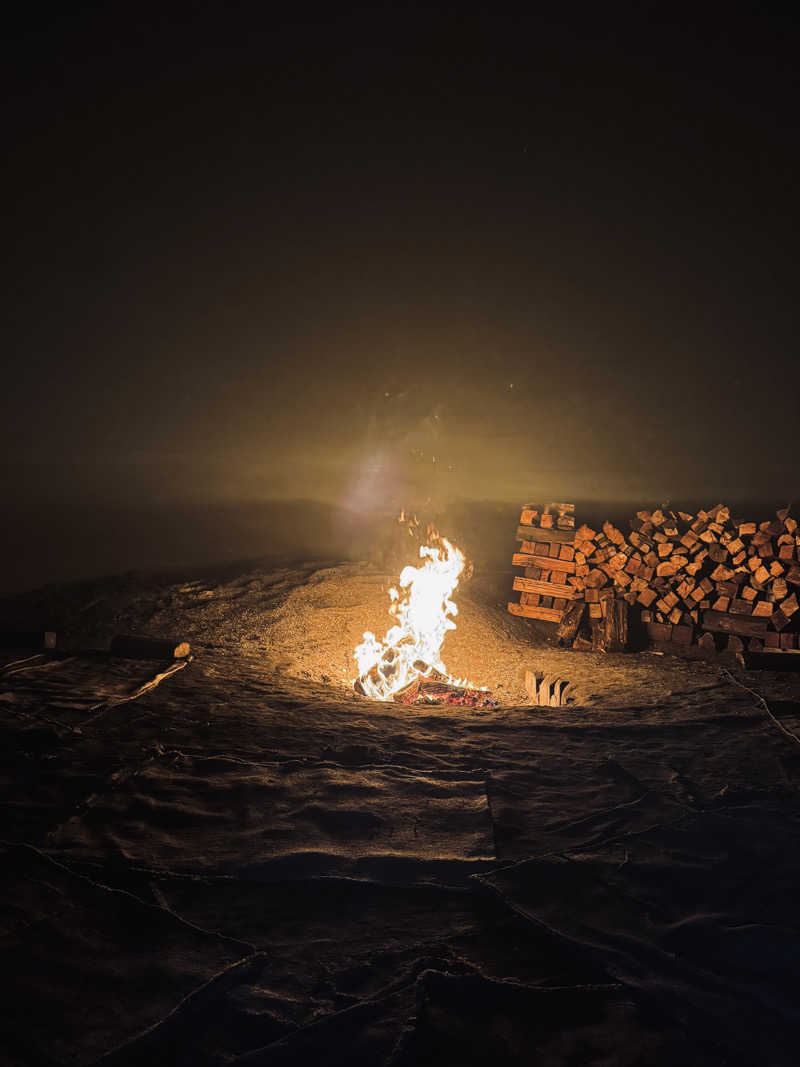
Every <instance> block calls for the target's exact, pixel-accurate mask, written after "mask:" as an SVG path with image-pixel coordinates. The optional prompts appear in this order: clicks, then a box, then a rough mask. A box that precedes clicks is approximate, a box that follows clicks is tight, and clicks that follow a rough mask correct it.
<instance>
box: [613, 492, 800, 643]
mask: <svg viewBox="0 0 800 1067" xmlns="http://www.w3.org/2000/svg"><path fill="white" fill-rule="evenodd" d="M632 526H634V529H633V531H632V533H631V535H630V538H629V539H630V540H632V539H633V538H634V536H635V537H636V539H637V541H638V542H639V544H638V546H637V547H638V548H639V551H640V554H641V553H642V552H644V550H647V551H646V553H645V555H644V556H643V559H646V560H649V562H650V563H651V564H652V563H653V562H654V560H656V559H657V560H658V562H656V571H655V576H654V578H652V579H651V580H650V583H649V587H648V589H646V590H638V591H637V598H636V600H637V602H638V603H639V604H640V605H642V607H643V611H642V621H643V622H644V623H645V624H646V626H647V632H648V634H649V636H650V638H651V640H653V641H670V642H672V643H673V644H683V645H690V644H692V643H693V642H695V643H697V644H698V645H700V647H701V648H705V649H708V650H714V649H719V648H722V647H725V648H727V649H728V650H733V651H737V652H740V651H742V650H743V649H744V648H745V641H746V642H747V648H748V650H750V651H761V650H762V649H764V648H772V649H778V648H781V649H785V650H789V649H795V648H797V634H796V630H797V624H798V623H799V622H800V616H799V615H798V614H797V611H798V607H799V606H800V605H798V600H797V596H796V588H797V587H798V586H800V566H798V551H800V537H798V534H797V521H796V520H795V519H793V518H791V517H790V516H789V511H788V508H787V509H783V510H781V511H778V512H777V513H776V517H775V518H774V519H771V520H768V521H766V522H761V523H755V522H743V523H737V522H733V521H732V520H731V516H730V511H729V510H728V508H726V507H723V506H722V505H718V506H717V507H715V508H712V509H711V510H710V511H700V512H698V513H697V516H692V515H687V514H685V513H684V512H678V513H677V516H676V515H675V513H673V512H667V513H666V514H665V513H664V512H663V511H659V510H657V511H654V512H652V513H650V512H646V511H645V512H639V513H638V514H637V516H636V520H635V521H634V522H633V523H632ZM676 526H678V535H677V536H675V535H674V530H675V527H676ZM637 527H638V528H637ZM665 538H666V539H665ZM654 553H655V555H654ZM664 563H667V564H670V563H671V564H672V567H671V568H670V567H666V568H665V567H664ZM659 568H660V569H659Z"/></svg>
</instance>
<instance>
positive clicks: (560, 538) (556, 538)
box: [517, 526, 575, 545]
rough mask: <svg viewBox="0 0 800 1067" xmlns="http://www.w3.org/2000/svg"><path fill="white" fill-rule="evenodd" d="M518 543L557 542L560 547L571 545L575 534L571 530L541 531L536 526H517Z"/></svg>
mask: <svg viewBox="0 0 800 1067" xmlns="http://www.w3.org/2000/svg"><path fill="white" fill-rule="evenodd" d="M517 540H518V541H548V542H551V543H552V542H558V544H561V545H571V544H574V542H575V534H574V532H573V531H572V530H542V529H540V528H539V527H538V526H518V527H517Z"/></svg>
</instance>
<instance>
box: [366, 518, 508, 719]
mask: <svg viewBox="0 0 800 1067" xmlns="http://www.w3.org/2000/svg"><path fill="white" fill-rule="evenodd" d="M433 540H435V541H436V542H437V543H436V544H433V545H420V549H419V555H420V559H421V560H422V563H421V564H420V566H418V567H414V566H411V565H409V566H407V567H404V568H403V571H402V572H401V574H400V579H399V582H398V587H399V588H394V587H393V588H391V589H390V590H389V599H390V602H391V603H390V607H389V614H390V615H391V616H392V617H393V618H394V619H395V620H396V622H395V624H394V625H393V626H391V627H390V628H389V630H388V631H387V632H386V635H385V636H384V638H383V640H380V641H379V640H378V639H377V638H376V636H375V634H373V633H371V632H370V631H367V632H366V633H365V634H364V640H363V641H362V642H361V644H360V645H358V647H357V648H356V650H355V654H354V657H353V658H354V659H355V661H356V663H357V665H358V678H357V679H356V680H355V682H354V688H355V689H356V691H357V692H359V693H361V694H362V695H363V696H367V697H371V698H372V699H374V700H395V701H400V702H403V703H413V702H414V701H417V700H421V701H424V702H427V703H438V702H440V701H446V702H448V703H464V704H489V703H492V701H491V699H490V696H489V694H488V693H487V691H486V689H485V688H483V689H479V688H478V687H476V686H474V685H473V684H472V683H471V682H469V681H468V680H467V679H466V678H453V677H452V675H450V673H449V672H448V670H447V668H446V667H445V665H444V663H443V661H442V654H441V650H442V644H443V642H444V639H445V637H446V636H447V633H448V631H449V630H454V629H455V628H456V622H455V616H456V615H457V614H458V606H457V605H456V603H455V601H454V600H453V593H454V591H455V589H456V587H457V586H458V580H459V577H460V576H461V574H462V572H463V570H464V564H465V559H464V553H463V552H462V551H461V550H460V549H459V548H457V547H456V546H455V545H453V544H452V543H451V542H450V541H448V540H447V539H446V538H444V537H442V538H439V537H438V535H434V537H433Z"/></svg>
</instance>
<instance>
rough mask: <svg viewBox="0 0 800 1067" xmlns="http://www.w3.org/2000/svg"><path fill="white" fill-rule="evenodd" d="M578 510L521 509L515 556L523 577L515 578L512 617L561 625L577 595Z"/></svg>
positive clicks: (569, 506) (554, 506) (551, 507)
mask: <svg viewBox="0 0 800 1067" xmlns="http://www.w3.org/2000/svg"><path fill="white" fill-rule="evenodd" d="M574 511H575V507H574V505H573V504H548V505H545V506H543V507H537V506H534V505H527V506H526V507H524V508H523V509H522V514H521V515H520V520H519V521H520V525H519V526H518V527H517V540H518V541H520V542H521V545H520V550H519V552H515V553H514V556H513V557H512V560H511V562H512V564H513V566H515V567H522V569H523V572H524V573H523V575H522V576H520V577H515V578H514V590H515V591H516V592H518V593H519V594H520V597H519V601H518V602H515V603H509V605H508V610H509V611H510V612H511V614H512V615H521V616H522V617H523V618H526V619H541V620H543V621H545V622H557V623H560V622H561V620H562V617H563V615H564V612H565V610H566V608H567V605H568V604H569V603H570V601H572V600H574V599H575V598H576V597H577V595H578V590H577V588H576V586H575V585H574V583H572V582H571V581H570V578H573V577H574V575H575V547H574V541H575V515H574Z"/></svg>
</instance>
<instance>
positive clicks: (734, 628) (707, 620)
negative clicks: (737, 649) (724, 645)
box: [703, 611, 767, 637]
mask: <svg viewBox="0 0 800 1067" xmlns="http://www.w3.org/2000/svg"><path fill="white" fill-rule="evenodd" d="M703 629H704V630H714V631H715V632H717V633H721V634H741V635H742V636H743V637H763V636H764V634H765V633H766V632H767V620H766V619H760V618H756V617H754V616H752V615H750V616H743V615H729V614H727V613H726V612H722V611H704V612H703Z"/></svg>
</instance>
